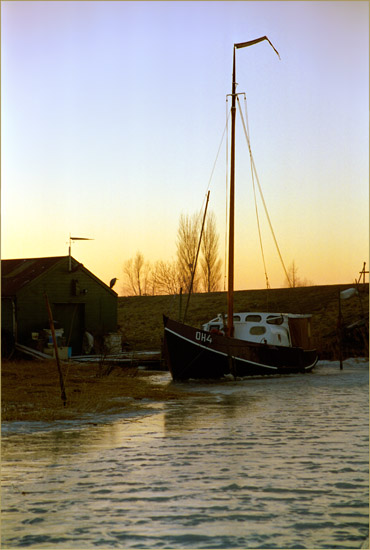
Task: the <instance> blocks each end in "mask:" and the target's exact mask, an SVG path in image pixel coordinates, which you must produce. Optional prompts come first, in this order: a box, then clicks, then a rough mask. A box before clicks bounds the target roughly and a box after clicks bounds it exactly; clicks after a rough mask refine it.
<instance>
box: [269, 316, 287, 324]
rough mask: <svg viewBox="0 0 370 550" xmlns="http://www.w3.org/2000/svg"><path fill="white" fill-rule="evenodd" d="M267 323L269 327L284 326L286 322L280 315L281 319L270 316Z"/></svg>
mask: <svg viewBox="0 0 370 550" xmlns="http://www.w3.org/2000/svg"><path fill="white" fill-rule="evenodd" d="M266 321H267V322H268V324H269V325H282V324H283V322H284V318H283V316H282V315H280V316H279V317H275V316H273V315H270V316H269V317H267V319H266Z"/></svg>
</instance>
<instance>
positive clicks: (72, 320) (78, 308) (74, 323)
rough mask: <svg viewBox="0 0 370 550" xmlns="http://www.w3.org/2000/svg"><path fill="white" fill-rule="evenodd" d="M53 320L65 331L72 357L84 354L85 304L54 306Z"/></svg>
mask: <svg viewBox="0 0 370 550" xmlns="http://www.w3.org/2000/svg"><path fill="white" fill-rule="evenodd" d="M53 319H54V321H57V322H58V325H57V326H58V327H59V328H63V329H64V337H65V339H66V342H67V346H71V347H72V355H79V354H80V353H82V339H83V335H84V332H85V304H53Z"/></svg>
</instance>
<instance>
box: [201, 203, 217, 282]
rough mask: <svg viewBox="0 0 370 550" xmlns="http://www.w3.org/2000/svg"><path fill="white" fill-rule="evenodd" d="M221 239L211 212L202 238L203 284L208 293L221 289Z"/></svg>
mask: <svg viewBox="0 0 370 550" xmlns="http://www.w3.org/2000/svg"><path fill="white" fill-rule="evenodd" d="M218 243H219V237H218V235H217V232H216V217H215V215H214V213H213V212H209V214H208V217H207V221H206V225H205V228H204V232H203V238H202V245H201V250H202V258H201V261H200V264H201V268H202V283H203V288H204V290H205V291H206V292H215V291H216V290H218V289H219V287H220V280H221V266H222V262H221V260H220V259H219V257H218Z"/></svg>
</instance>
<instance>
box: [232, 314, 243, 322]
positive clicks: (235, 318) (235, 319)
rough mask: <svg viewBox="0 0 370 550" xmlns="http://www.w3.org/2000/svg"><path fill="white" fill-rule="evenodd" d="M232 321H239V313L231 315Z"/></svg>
mask: <svg viewBox="0 0 370 550" xmlns="http://www.w3.org/2000/svg"><path fill="white" fill-rule="evenodd" d="M233 319H234V321H241V319H240V315H233Z"/></svg>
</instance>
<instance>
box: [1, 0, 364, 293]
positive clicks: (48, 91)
mask: <svg viewBox="0 0 370 550" xmlns="http://www.w3.org/2000/svg"><path fill="white" fill-rule="evenodd" d="M265 35H267V36H268V38H269V39H270V40H271V42H272V43H273V45H274V47H275V48H276V50H278V52H279V54H280V58H281V59H280V60H279V58H278V57H277V55H276V54H275V52H274V50H273V49H272V48H271V47H270V46H269V44H268V42H267V41H264V42H261V43H259V44H256V45H254V46H252V47H249V48H245V49H239V50H237V52H236V80H237V82H238V88H237V91H238V92H239V93H242V92H245V93H246V97H247V101H246V103H247V117H248V125H249V131H250V139H251V146H252V151H253V158H254V162H255V165H256V169H257V173H258V178H259V182H260V185H261V188H262V191H263V195H264V199H265V202H266V205H267V208H268V212H269V216H270V219H271V222H272V225H273V229H274V232H275V235H276V239H277V241H278V244H279V248H280V252H281V255H282V257H283V260H284V263H285V265H286V267H289V266H290V265H291V264H292V262H294V264H295V266H296V268H297V270H298V273H297V274H298V277H299V278H300V279H301V280H304V281H305V282H307V283H309V284H315V285H321V284H337V283H351V282H353V281H354V280H355V278H358V277H359V271H360V270H361V269H362V265H363V262H364V261H366V262H367V266H368V256H369V3H368V2H367V1H348V2H347V1H340V2H336V1H328V2H325V1H320V2H304V1H286V2H280V1H271V2H269V1H263V2H262V1H257V2H253V1H237V2H232V1H226V2H223V1H217V2H213V1H206V2H202V1H194V2H191V1H185V2H180V1H165V2H155V1H149V2H145V1H134V2H129V1H119V0H118V1H113V2H110V1H89V0H87V1H83V2H75V1H69V2H64V1H60V2H58V1H48V0H47V1H40V2H34V1H20V2H17V1H11V2H10V1H6V0H5V1H4V0H3V1H2V2H1V138H2V140H1V256H2V258H3V259H7V258H32V257H44V256H62V255H67V254H68V242H69V237H70V236H75V237H76V236H77V237H89V238H91V239H93V240H91V241H75V242H73V243H72V256H73V257H74V258H76V259H77V260H78V261H80V262H82V263H83V264H84V265H85V267H87V268H88V269H89V270H90V271H92V272H93V273H94V274H95V275H97V276H98V277H99V278H101V279H102V280H103V281H104V282H105V283H107V284H109V281H110V279H111V278H113V277H118V279H119V281H118V283H117V285H116V287H115V290H116V291H117V292H118V293H121V288H122V283H123V278H124V275H123V264H124V262H125V261H126V260H128V259H130V258H132V257H134V256H135V255H136V253H137V252H138V251H140V252H141V253H142V254H143V256H144V258H145V260H146V261H148V262H151V263H154V262H155V261H157V260H165V261H170V260H174V259H175V257H176V237H177V228H178V223H179V219H180V216H181V214H189V215H192V214H194V213H195V212H200V211H201V209H202V208H204V201H205V196H206V193H207V190H208V188H209V189H210V203H209V209H210V210H212V211H213V212H214V214H215V216H216V219H217V227H218V232H219V238H220V257H221V258H222V260H223V259H224V257H225V252H224V243H225V231H226V229H225V225H226V223H225V222H226V210H225V208H226V202H227V199H226V197H227V181H226V179H227V173H228V170H227V162H228V159H229V158H230V155H229V154H228V153H227V148H228V147H229V145H230V139H229V138H226V135H225V136H224V138H223V134H224V130H225V125H226V115H227V112H228V109H230V106H231V104H230V100H229V101H228V102H226V98H227V94H230V93H231V80H232V56H233V44H234V43H238V42H244V41H248V40H252V39H254V38H258V37H260V36H265ZM240 98H241V102H242V108H243V112H245V111H244V108H245V107H244V99H243V96H240ZM237 114H238V116H237V128H236V136H237V137H236V139H237V148H236V244H235V256H236V259H235V262H236V263H235V269H236V271H235V288H236V289H239V290H244V289H252V288H264V287H265V276H264V268H263V263H262V257H261V252H260V244H259V239H258V230H257V224H256V214H255V204H254V197H253V185H252V178H251V171H250V160H249V155H248V150H247V147H246V140H245V137H244V133H243V130H242V124H241V121H240V117H239V113H237ZM244 116H245V115H244ZM228 130H230V128H229V127H228ZM218 151H219V154H218ZM258 212H259V218H260V223H261V233H262V236H263V247H264V254H265V259H266V266H267V273H268V277H269V283H270V285H271V287H281V286H284V282H285V275H284V272H283V269H282V267H281V264H280V260H279V257H278V254H277V252H276V249H275V247H274V244H273V239H272V237H271V233H270V231H269V228H268V224H267V222H266V217H265V216H264V212H263V208H262V206H261V201H260V199H259V202H258Z"/></svg>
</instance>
